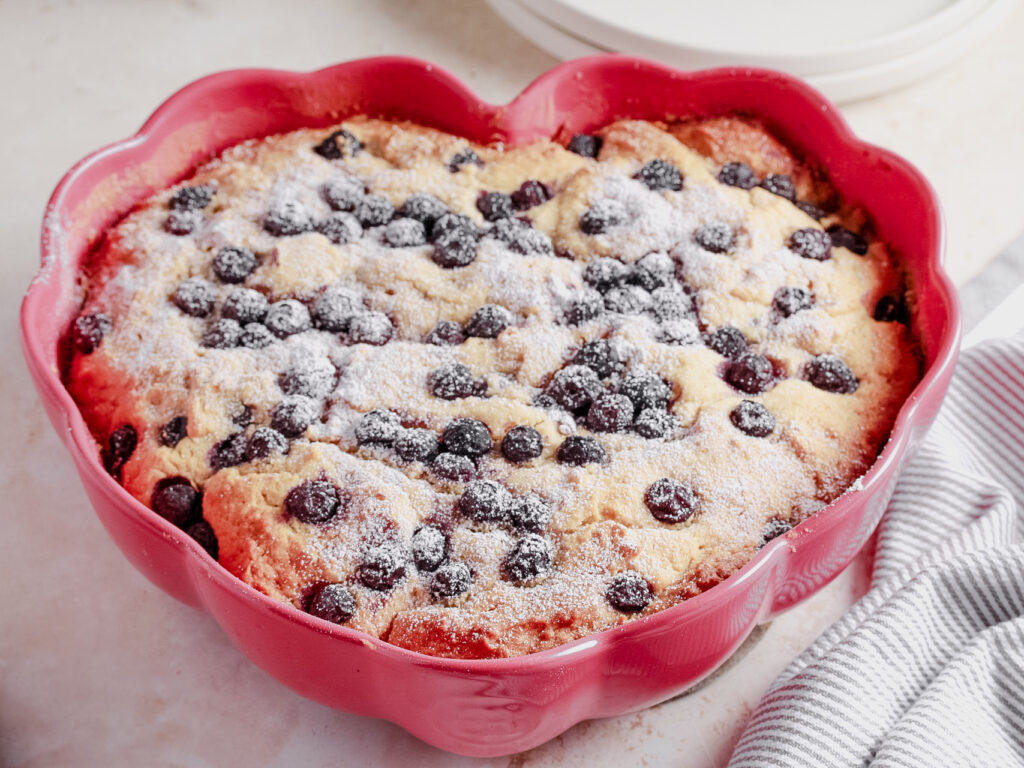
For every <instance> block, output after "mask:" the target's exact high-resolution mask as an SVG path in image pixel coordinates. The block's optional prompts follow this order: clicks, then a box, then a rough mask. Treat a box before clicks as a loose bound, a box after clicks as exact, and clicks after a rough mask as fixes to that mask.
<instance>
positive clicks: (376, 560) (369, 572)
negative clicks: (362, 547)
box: [356, 543, 408, 592]
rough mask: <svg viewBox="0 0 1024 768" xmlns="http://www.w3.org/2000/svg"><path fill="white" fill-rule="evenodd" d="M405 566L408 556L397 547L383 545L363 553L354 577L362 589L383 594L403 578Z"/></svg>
mask: <svg viewBox="0 0 1024 768" xmlns="http://www.w3.org/2000/svg"><path fill="white" fill-rule="evenodd" d="M407 565H408V556H407V555H406V553H405V552H404V551H403V550H402V549H401V548H400V547H399V546H398V545H396V544H394V543H389V544H384V545H382V546H379V547H374V548H372V549H369V550H367V551H366V552H364V553H363V555H362V557H361V559H360V562H359V565H358V566H357V567H356V576H357V577H358V578H359V582H360V583H361V584H362V585H363V586H364V587H368V588H369V589H374V590H376V591H378V592H384V591H386V590H389V589H391V588H392V587H393V586H395V584H397V583H398V582H399V581H400V580H401V579H402V577H404V576H405V570H406V567H407Z"/></svg>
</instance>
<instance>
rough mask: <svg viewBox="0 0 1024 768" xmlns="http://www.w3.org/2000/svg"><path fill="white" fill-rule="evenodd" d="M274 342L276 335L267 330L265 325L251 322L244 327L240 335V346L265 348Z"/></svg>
mask: <svg viewBox="0 0 1024 768" xmlns="http://www.w3.org/2000/svg"><path fill="white" fill-rule="evenodd" d="M273 343H274V335H273V334H272V333H271V332H270V331H268V330H267V327H266V326H265V325H260V324H259V323H249V324H248V325H246V326H245V328H243V329H242V335H241V336H239V337H238V346H240V347H247V348H249V349H263V348H264V347H267V346H270V345H271V344H273Z"/></svg>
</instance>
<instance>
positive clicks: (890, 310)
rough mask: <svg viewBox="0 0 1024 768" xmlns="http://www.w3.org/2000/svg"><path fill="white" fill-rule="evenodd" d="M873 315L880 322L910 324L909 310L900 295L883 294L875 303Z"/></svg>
mask: <svg viewBox="0 0 1024 768" xmlns="http://www.w3.org/2000/svg"><path fill="white" fill-rule="evenodd" d="M873 317H874V318H875V320H877V321H878V322H880V323H903V324H904V325H910V310H909V309H907V302H906V300H905V299H904V298H903V297H902V296H883V297H882V298H880V299H879V300H878V303H877V304H876V305H875V312H874V315H873Z"/></svg>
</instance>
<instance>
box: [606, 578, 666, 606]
mask: <svg viewBox="0 0 1024 768" xmlns="http://www.w3.org/2000/svg"><path fill="white" fill-rule="evenodd" d="M653 597H654V596H653V594H652V593H651V585H650V584H648V583H647V579H645V578H644V577H643V576H641V575H640V574H639V573H637V572H636V571H622V572H621V573H617V574H615V576H613V577H612V580H611V581H610V582H609V583H608V587H607V589H605V591H604V599H605V600H607V601H608V605H610V606H611V607H612V608H614V609H615V610H616V611H619V612H621V613H639V612H640V611H642V610H643V609H644V608H646V607H647V606H648V605H650V604H651V600H652V599H653Z"/></svg>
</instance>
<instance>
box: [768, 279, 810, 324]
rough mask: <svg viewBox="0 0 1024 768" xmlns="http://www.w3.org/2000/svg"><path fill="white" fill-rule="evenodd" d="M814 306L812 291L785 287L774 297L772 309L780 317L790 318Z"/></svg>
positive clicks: (790, 286) (794, 286) (789, 286)
mask: <svg viewBox="0 0 1024 768" xmlns="http://www.w3.org/2000/svg"><path fill="white" fill-rule="evenodd" d="M813 306H814V297H813V296H811V293H810V291H807V290H804V289H803V288H800V287H799V286H796V285H784V286H783V287H782V288H779V290H777V291H776V292H775V295H774V296H773V297H772V308H773V309H774V310H775V311H776V312H778V313H779V316H780V317H790V316H792V315H795V314H796V313H797V312H800V311H802V310H804V309H810V308H811V307H813Z"/></svg>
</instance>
